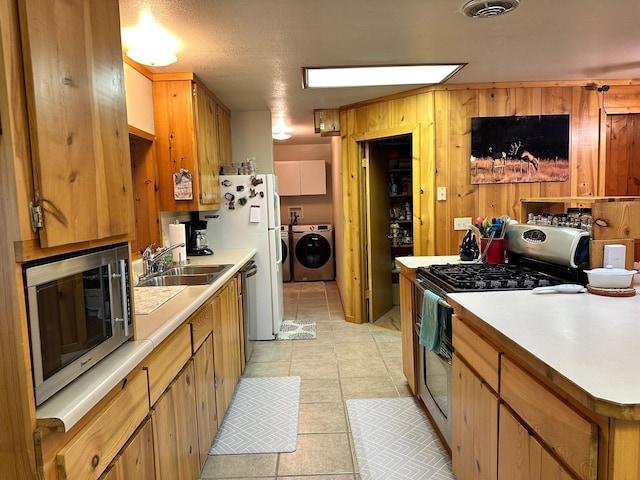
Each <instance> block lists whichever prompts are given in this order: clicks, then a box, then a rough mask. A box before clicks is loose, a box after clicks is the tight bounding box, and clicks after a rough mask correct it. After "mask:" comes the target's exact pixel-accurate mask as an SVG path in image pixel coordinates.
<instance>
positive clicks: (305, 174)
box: [274, 160, 327, 197]
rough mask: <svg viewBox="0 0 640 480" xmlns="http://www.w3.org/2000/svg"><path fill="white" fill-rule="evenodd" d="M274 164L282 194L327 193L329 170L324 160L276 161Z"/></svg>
mask: <svg viewBox="0 0 640 480" xmlns="http://www.w3.org/2000/svg"><path fill="white" fill-rule="evenodd" d="M274 166H275V173H276V176H277V177H278V193H279V194H280V196H282V197H287V196H289V197H291V196H299V195H325V194H326V193H327V172H326V165H325V161H324V160H300V161H292V162H274Z"/></svg>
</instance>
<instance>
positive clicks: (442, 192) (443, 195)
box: [438, 187, 447, 201]
mask: <svg viewBox="0 0 640 480" xmlns="http://www.w3.org/2000/svg"><path fill="white" fill-rule="evenodd" d="M446 199H447V187H438V201H442V200H446Z"/></svg>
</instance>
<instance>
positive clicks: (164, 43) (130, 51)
mask: <svg viewBox="0 0 640 480" xmlns="http://www.w3.org/2000/svg"><path fill="white" fill-rule="evenodd" d="M122 43H123V44H124V45H125V48H126V53H127V57H129V58H131V59H132V60H135V61H136V62H138V63H141V64H142V65H149V66H151V67H164V66H167V65H171V64H172V63H174V62H176V61H177V60H178V57H176V54H175V52H177V51H178V50H179V48H180V42H179V41H178V39H177V38H176V37H175V36H174V35H173V34H172V33H171V32H169V31H168V30H166V29H165V28H163V27H162V26H160V25H159V24H158V23H157V22H156V21H155V20H154V19H153V17H152V16H151V13H149V12H148V11H145V12H142V14H141V15H140V19H139V20H138V24H137V25H135V26H134V27H131V28H127V29H123V31H122Z"/></svg>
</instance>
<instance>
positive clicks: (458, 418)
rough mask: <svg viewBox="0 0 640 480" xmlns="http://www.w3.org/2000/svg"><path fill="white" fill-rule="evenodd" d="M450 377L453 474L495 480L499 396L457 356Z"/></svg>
mask: <svg viewBox="0 0 640 480" xmlns="http://www.w3.org/2000/svg"><path fill="white" fill-rule="evenodd" d="M451 375H452V379H451V388H452V395H453V400H452V401H453V405H452V412H451V417H452V419H453V426H452V427H453V428H452V445H451V457H452V464H453V471H454V473H455V474H456V477H457V478H465V479H470V480H496V479H497V478H498V476H497V468H498V404H499V399H498V396H497V394H496V393H494V392H493V391H492V390H491V389H490V388H489V386H488V385H487V383H486V382H484V381H483V380H482V379H481V378H480V377H479V376H478V375H476V374H475V373H474V372H473V371H472V370H471V369H470V368H469V367H468V366H467V364H466V363H465V362H464V361H463V360H462V359H461V357H460V356H459V355H457V354H454V356H453V365H452V368H451Z"/></svg>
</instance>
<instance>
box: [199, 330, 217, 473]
mask: <svg viewBox="0 0 640 480" xmlns="http://www.w3.org/2000/svg"><path fill="white" fill-rule="evenodd" d="M193 366H194V373H195V381H196V407H197V412H198V444H199V456H200V468H202V467H203V466H204V463H205V461H206V460H207V455H208V453H209V448H210V447H211V444H212V443H213V439H214V438H215V436H216V432H217V431H218V417H217V413H216V389H215V379H214V369H213V337H212V335H209V336H208V337H207V339H206V340H205V342H204V343H203V344H202V346H201V347H200V349H199V350H198V351H197V352H196V353H195V355H194V356H193Z"/></svg>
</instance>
